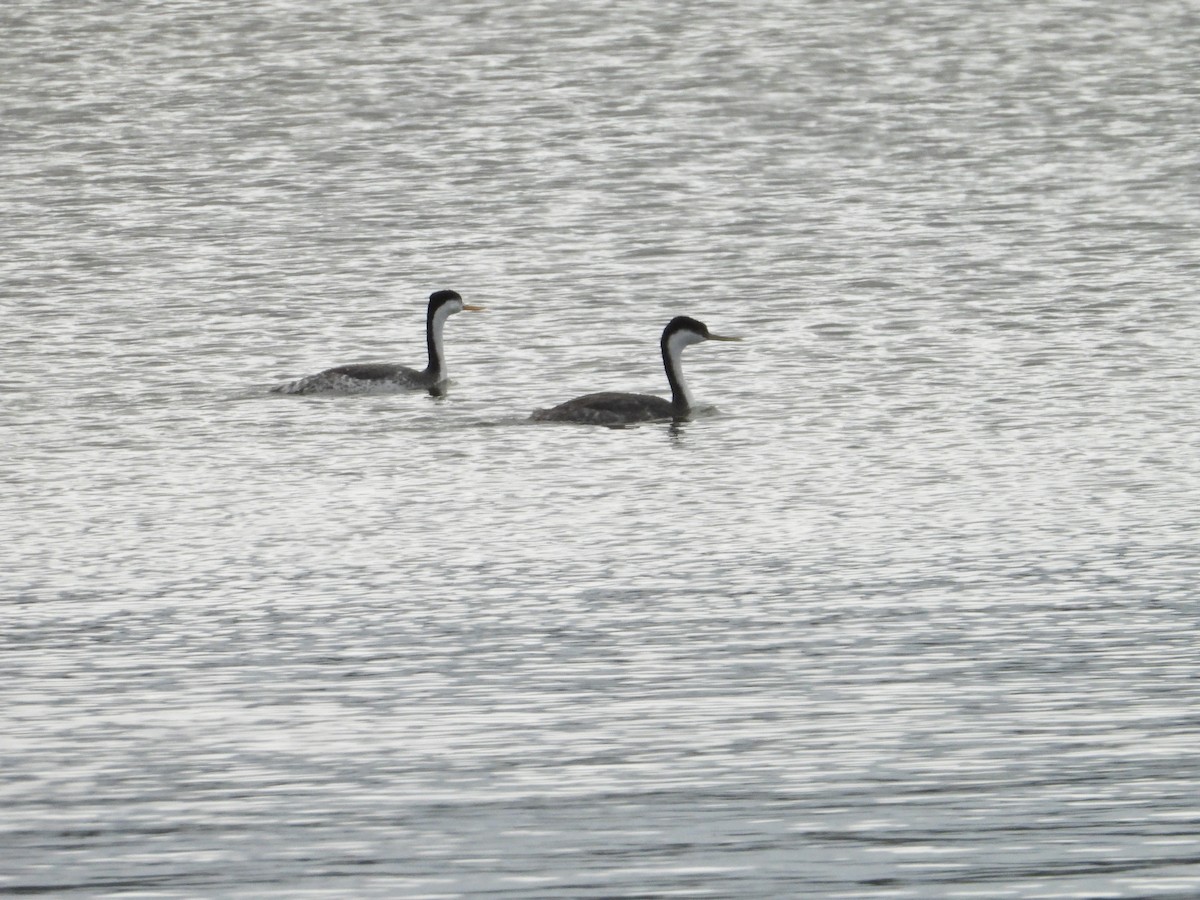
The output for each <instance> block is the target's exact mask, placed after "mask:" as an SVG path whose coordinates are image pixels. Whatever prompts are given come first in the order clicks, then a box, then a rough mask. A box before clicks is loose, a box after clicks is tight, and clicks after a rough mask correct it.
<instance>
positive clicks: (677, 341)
mask: <svg viewBox="0 0 1200 900" xmlns="http://www.w3.org/2000/svg"><path fill="white" fill-rule="evenodd" d="M662 339H663V344H664V345H667V346H671V347H677V348H678V349H680V350H682V349H683V348H684V347H686V346H688V345H689V344H698V343H700V342H701V341H740V340H741V338H740V337H728V336H726V335H723V334H713V333H712V332H711V331H709V330H708V326H707V325H705V324H704V323H703V322H701V321H700V320H699V319H693V318H692V317H691V316H676V317H675V318H673V319H672V320H671V321H670V322H668V323H667V327H666V328H664V329H663V336H662Z"/></svg>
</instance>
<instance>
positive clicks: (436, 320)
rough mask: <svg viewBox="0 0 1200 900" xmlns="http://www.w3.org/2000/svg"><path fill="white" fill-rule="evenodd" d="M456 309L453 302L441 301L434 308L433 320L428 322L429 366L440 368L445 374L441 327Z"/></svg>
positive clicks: (431, 368) (443, 326)
mask: <svg viewBox="0 0 1200 900" xmlns="http://www.w3.org/2000/svg"><path fill="white" fill-rule="evenodd" d="M457 311H458V310H456V309H454V306H453V304H451V303H443V304H442V305H441V306H439V307H438V308H437V309H436V310H434V313H433V320H432V321H431V322H430V323H429V368H430V370H434V369H437V370H440V371H441V373H442V374H443V375H445V374H446V356H445V352H444V351H443V349H442V348H443V346H444V345H443V343H442V329H443V328H445V326H446V320H447V319H448V318H450V314H451V313H454V312H457Z"/></svg>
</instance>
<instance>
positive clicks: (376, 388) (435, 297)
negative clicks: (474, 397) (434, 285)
mask: <svg viewBox="0 0 1200 900" xmlns="http://www.w3.org/2000/svg"><path fill="white" fill-rule="evenodd" d="M484 308H485V307H482V306H471V305H470V304H468V303H463V298H462V297H461V296H460V295H459V293H458V291H434V292H433V293H432V294H430V295H429V311H428V313H427V314H426V316H425V343H426V344H427V345H428V347H429V365H427V366H426V367H425V368H424V369H422V370H417V369H410V368H409V367H408V366H401V365H397V364H395V363H351V364H350V365H347V366H335V367H334V368H332V369H326V370H325V371H324V372H318V373H317V374H316V375H305V376H304V377H303V378H300V379H298V380H296V381H292V382H289V383H287V384H281V385H279V386H278V387H273V388H271V390H272V391H274V392H275V393H277V394H379V393H386V392H390V391H403V390H418V389H427V390H432V389H434V388H436V387H437V386H438V385H439V384H442V383H443V382H444V381H445V380H446V378H447V375H446V358H445V354H444V353H443V351H442V328H443V327H444V326H445V324H446V320H447V319H448V318H450V317H451V316H452V315H454V314H455V313H459V312H462V311H463V310H469V311H471V312H479V311H481V310H483V309H484Z"/></svg>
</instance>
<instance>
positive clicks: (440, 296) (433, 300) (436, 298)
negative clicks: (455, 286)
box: [429, 291, 462, 306]
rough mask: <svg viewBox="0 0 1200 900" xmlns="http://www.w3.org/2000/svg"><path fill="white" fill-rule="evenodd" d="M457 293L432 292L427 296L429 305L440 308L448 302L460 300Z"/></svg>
mask: <svg viewBox="0 0 1200 900" xmlns="http://www.w3.org/2000/svg"><path fill="white" fill-rule="evenodd" d="M461 299H462V297H461V296H459V293H458V291H434V292H433V293H432V294H430V295H429V303H430V305H431V306H441V305H442V304H443V303H446V302H448V301H450V300H461Z"/></svg>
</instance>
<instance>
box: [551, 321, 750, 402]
mask: <svg viewBox="0 0 1200 900" xmlns="http://www.w3.org/2000/svg"><path fill="white" fill-rule="evenodd" d="M740 340H741V338H740V337H725V336H723V335H719V334H713V333H712V332H711V331H709V330H708V326H706V325H705V324H704V323H703V322H700V321H697V320H696V319H693V318H691V317H690V316H676V317H675V318H674V319H672V320H671V321H670V322H668V323H667V327H666V328H664V329H663V333H662V340H661V342H660V343H661V346H662V358H663V368H665V369H666V371H667V381H668V383H669V384H670V385H671V399H670V400H667V399H665V398H663V397H656V396H654V395H653V394H625V393H620V392H617V391H603V392H601V393H598V394H585V395H584V396H582V397H576V398H575V399H574V400H568V401H567V402H566V403H560V404H559V405H558V406H555V407H551V408H550V409H539V410H535V411H534V413H533V415H532V416H531V418H532V419H533V420H534V421H535V422H576V423H579V424H583V425H609V426H618V425H632V424H634V423H637V422H655V421H662V420H664V419H686V418H687V417H688V416H689V415H690V414H691V411H692V395H691V392H690V391H688V387H687V382H685V381H684V379H683V362H682V359H681V357H682V355H683V350H684V348H685V347H687V346H689V345H691V344H698V343H700V342H701V341H740Z"/></svg>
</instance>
